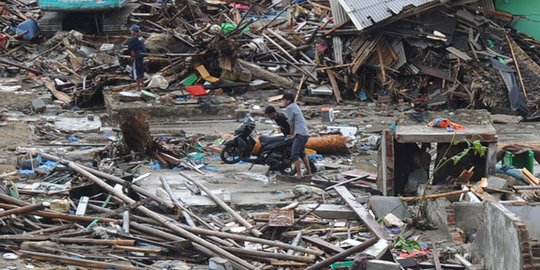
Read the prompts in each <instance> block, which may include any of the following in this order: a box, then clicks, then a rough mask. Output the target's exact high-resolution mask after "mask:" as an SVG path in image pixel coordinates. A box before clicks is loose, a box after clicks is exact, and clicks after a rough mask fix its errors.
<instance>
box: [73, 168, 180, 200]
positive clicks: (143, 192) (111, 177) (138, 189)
mask: <svg viewBox="0 0 540 270" xmlns="http://www.w3.org/2000/svg"><path fill="white" fill-rule="evenodd" d="M73 163H74V164H76V165H77V166H79V167H81V168H82V169H84V170H86V171H88V172H90V173H92V174H93V175H95V176H98V177H102V178H105V179H107V180H111V181H113V182H115V183H117V184H120V185H125V184H126V183H128V182H127V181H126V180H124V179H122V178H120V177H116V176H114V175H110V174H107V173H104V172H100V171H98V170H96V169H93V168H90V167H87V166H84V165H81V164H77V163H75V162H73ZM128 184H129V183H128ZM130 187H131V188H132V189H133V190H134V191H135V192H137V193H140V194H141V195H144V196H145V197H148V198H150V199H152V200H154V201H156V202H157V203H159V204H161V205H163V206H165V207H167V208H174V205H173V204H172V203H171V202H168V201H165V200H163V199H161V198H159V197H158V196H156V195H154V194H152V192H150V191H148V190H146V189H144V188H141V187H139V186H136V185H130Z"/></svg>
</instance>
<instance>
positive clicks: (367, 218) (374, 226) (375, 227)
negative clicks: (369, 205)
mask: <svg viewBox="0 0 540 270" xmlns="http://www.w3.org/2000/svg"><path fill="white" fill-rule="evenodd" d="M335 190H336V192H337V193H338V194H339V195H340V196H341V197H342V198H343V199H344V200H345V202H347V205H349V207H351V209H352V210H353V211H354V212H355V213H356V214H357V215H358V217H359V218H360V219H361V220H362V222H364V224H366V226H367V227H368V228H369V230H370V231H371V232H373V234H375V235H376V236H377V237H378V238H379V239H384V240H391V239H392V236H391V235H390V234H388V233H387V232H386V231H385V230H384V228H383V227H382V226H381V225H379V223H377V221H376V220H375V219H374V218H373V217H372V216H371V215H370V214H369V211H368V210H367V209H366V208H365V207H364V206H363V205H362V204H361V203H359V202H357V201H356V199H355V198H354V195H352V193H351V192H350V191H349V190H348V189H347V188H346V187H344V186H339V187H336V188H335Z"/></svg>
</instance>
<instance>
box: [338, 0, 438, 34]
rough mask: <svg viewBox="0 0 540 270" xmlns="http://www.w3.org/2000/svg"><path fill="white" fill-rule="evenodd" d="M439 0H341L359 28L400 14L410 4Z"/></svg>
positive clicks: (436, 0)
mask: <svg viewBox="0 0 540 270" xmlns="http://www.w3.org/2000/svg"><path fill="white" fill-rule="evenodd" d="M438 1H439V0H339V3H340V4H341V6H342V7H343V9H345V11H346V12H347V14H348V15H349V17H350V18H351V20H352V22H353V23H354V25H355V26H356V28H357V29H358V30H362V29H365V28H367V27H369V26H371V25H373V24H376V23H378V22H380V21H383V20H385V19H388V18H390V17H392V16H394V15H396V14H399V13H400V12H401V11H402V10H403V8H405V7H408V6H415V7H418V6H421V5H424V4H427V3H431V2H438Z"/></svg>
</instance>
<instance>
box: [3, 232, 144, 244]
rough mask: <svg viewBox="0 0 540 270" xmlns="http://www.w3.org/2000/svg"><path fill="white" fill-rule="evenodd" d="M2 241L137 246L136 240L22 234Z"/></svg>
mask: <svg viewBox="0 0 540 270" xmlns="http://www.w3.org/2000/svg"><path fill="white" fill-rule="evenodd" d="M0 240H6V241H53V242H58V243H62V244H80V245H100V246H114V245H121V246H135V240H124V239H91V238H69V237H61V238H57V237H52V236H46V235H43V236H40V235H21V234H6V235H0Z"/></svg>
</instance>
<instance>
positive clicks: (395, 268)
mask: <svg viewBox="0 0 540 270" xmlns="http://www.w3.org/2000/svg"><path fill="white" fill-rule="evenodd" d="M400 269H401V266H400V265H399V263H395V262H389V261H381V260H371V261H368V262H367V265H366V270H400Z"/></svg>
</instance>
